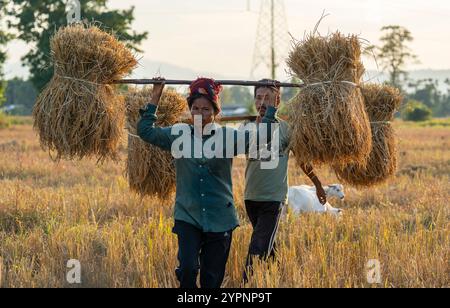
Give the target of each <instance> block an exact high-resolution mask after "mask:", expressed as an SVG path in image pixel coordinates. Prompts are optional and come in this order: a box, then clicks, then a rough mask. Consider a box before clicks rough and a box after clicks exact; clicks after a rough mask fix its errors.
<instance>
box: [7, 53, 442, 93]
mask: <svg viewBox="0 0 450 308" xmlns="http://www.w3.org/2000/svg"><path fill="white" fill-rule="evenodd" d="M4 71H5V76H6V78H7V79H12V78H13V77H16V76H17V77H22V78H27V77H28V70H27V69H26V68H24V67H22V66H21V64H20V63H17V62H16V63H7V64H6V65H5V69H4ZM409 74H410V75H409V77H410V78H411V79H413V80H419V79H428V78H431V79H437V80H439V82H440V89H441V90H442V91H444V90H446V89H447V87H446V86H445V85H444V81H445V79H447V78H450V69H446V70H431V69H428V70H415V71H411V72H410V73H409ZM157 75H160V76H164V77H165V78H171V79H195V78H197V77H214V78H216V79H246V77H244V76H234V75H232V73H230V74H219V73H217V72H204V71H196V70H194V69H192V68H188V67H183V66H178V65H174V64H171V63H165V62H158V61H152V60H147V59H142V60H141V61H140V66H139V67H138V68H137V69H136V70H134V71H133V74H132V76H131V77H132V78H152V77H154V76H157ZM364 79H365V80H366V81H367V80H372V81H374V82H384V81H386V80H387V79H388V76H387V75H386V74H383V73H378V72H376V71H368V72H367V73H366V76H365V78H364Z"/></svg>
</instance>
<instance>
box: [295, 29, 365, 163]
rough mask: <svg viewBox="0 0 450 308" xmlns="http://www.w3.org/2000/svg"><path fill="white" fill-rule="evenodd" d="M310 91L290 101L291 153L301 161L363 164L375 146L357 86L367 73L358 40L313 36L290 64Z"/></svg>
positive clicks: (337, 35) (301, 44)
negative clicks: (365, 72)
mask: <svg viewBox="0 0 450 308" xmlns="http://www.w3.org/2000/svg"><path fill="white" fill-rule="evenodd" d="M287 64H288V65H289V67H290V69H291V71H292V73H293V74H294V75H295V76H296V77H297V78H299V79H301V80H302V81H303V82H304V83H305V84H306V87H305V88H304V89H303V90H301V91H300V93H299V94H298V95H297V96H296V97H295V98H294V99H293V100H292V101H291V104H290V116H289V122H290V125H291V127H292V132H293V133H292V142H291V147H292V150H293V152H294V154H295V156H296V158H297V160H298V161H299V162H309V163H313V164H316V165H321V164H328V163H329V164H339V165H343V164H348V163H350V162H356V163H357V164H360V165H363V164H364V163H365V161H366V159H367V157H368V155H369V153H370V149H371V146H372V141H371V130H370V123H369V119H368V116H367V112H366V111H365V108H364V101H363V98H362V95H361V91H360V90H359V88H358V85H359V83H360V81H361V77H362V75H363V73H364V67H363V65H362V62H361V44H360V41H359V39H358V37H356V36H344V35H342V34H340V33H334V34H332V35H330V36H327V37H323V36H318V35H315V34H313V35H310V36H308V37H306V38H305V39H304V40H303V41H300V42H294V47H293V50H292V51H291V53H290V55H289V58H288V60H287Z"/></svg>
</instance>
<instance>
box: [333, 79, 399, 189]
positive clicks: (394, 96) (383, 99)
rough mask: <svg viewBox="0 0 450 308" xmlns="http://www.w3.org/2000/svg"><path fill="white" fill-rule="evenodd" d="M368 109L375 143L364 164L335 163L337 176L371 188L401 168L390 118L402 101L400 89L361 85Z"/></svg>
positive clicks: (355, 184)
mask: <svg viewBox="0 0 450 308" xmlns="http://www.w3.org/2000/svg"><path fill="white" fill-rule="evenodd" d="M362 93H363V96H364V99H365V104H366V108H367V112H368V114H369V117H370V120H371V122H372V124H371V125H372V140H373V146H372V150H371V153H370V156H369V158H368V160H367V164H366V166H365V167H361V166H357V165H355V164H349V165H347V166H335V167H334V169H335V172H336V175H337V177H338V178H339V179H340V180H341V181H343V182H344V183H347V184H350V185H353V186H356V187H372V186H375V185H379V184H382V183H384V182H386V181H387V180H388V179H389V178H390V177H392V176H393V175H394V174H395V173H396V171H397V167H398V158H397V156H398V155H397V140H396V135H395V131H394V128H393V126H392V124H391V123H390V122H389V121H392V120H393V119H394V115H395V113H396V112H397V110H398V109H399V107H400V104H401V102H402V100H403V98H402V95H401V93H400V91H399V90H398V89H396V88H393V87H390V86H387V85H377V84H367V85H364V86H363V87H362Z"/></svg>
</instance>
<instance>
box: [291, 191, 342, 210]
mask: <svg viewBox="0 0 450 308" xmlns="http://www.w3.org/2000/svg"><path fill="white" fill-rule="evenodd" d="M323 189H324V190H325V193H326V194H327V197H337V198H339V199H341V200H344V199H345V193H344V186H342V185H340V184H334V185H329V186H324V188H323ZM288 204H289V207H290V208H291V209H292V211H293V213H294V214H300V213H302V212H318V213H331V214H333V215H336V216H339V215H341V214H342V210H340V209H337V208H334V207H332V206H331V205H330V203H328V202H327V203H326V204H325V205H323V204H321V203H320V201H319V198H318V197H317V192H316V187H314V186H307V185H302V186H293V187H289V193H288Z"/></svg>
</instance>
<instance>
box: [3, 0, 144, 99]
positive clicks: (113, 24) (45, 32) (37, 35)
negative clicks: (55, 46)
mask: <svg viewBox="0 0 450 308" xmlns="http://www.w3.org/2000/svg"><path fill="white" fill-rule="evenodd" d="M0 1H1V0H0ZM66 2H67V1H61V0H39V1H29V0H9V2H8V4H7V5H6V6H5V10H6V12H7V14H8V16H11V18H9V20H8V26H9V27H10V28H13V29H15V30H16V31H17V32H18V38H19V39H21V40H23V41H25V42H27V43H30V44H32V46H33V47H34V48H32V49H31V50H30V51H29V52H28V53H27V54H26V55H25V56H24V57H23V59H22V61H23V63H24V65H26V66H27V67H28V68H29V70H30V75H31V76H30V80H31V82H32V83H33V84H34V86H35V87H36V89H37V90H39V91H40V90H41V89H42V88H43V87H44V86H45V85H46V84H47V83H48V82H49V81H50V79H51V77H52V76H53V68H52V66H51V61H50V60H51V59H50V39H51V36H52V34H53V33H54V32H55V31H56V30H57V29H58V28H60V27H61V26H65V25H66V24H67V13H66ZM80 4H81V16H82V18H83V19H84V20H85V21H89V22H92V21H95V22H99V23H100V25H101V27H102V28H103V29H105V30H108V31H113V32H114V33H115V34H116V35H117V37H118V38H119V39H120V40H122V41H124V42H126V43H127V45H128V47H130V48H132V49H134V50H136V51H139V49H138V46H139V44H140V43H142V41H143V40H144V39H146V38H147V34H148V33H147V32H141V33H137V32H136V31H133V30H131V23H132V22H133V20H134V7H131V8H130V9H128V10H108V9H107V4H108V0H80Z"/></svg>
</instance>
